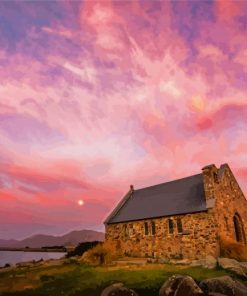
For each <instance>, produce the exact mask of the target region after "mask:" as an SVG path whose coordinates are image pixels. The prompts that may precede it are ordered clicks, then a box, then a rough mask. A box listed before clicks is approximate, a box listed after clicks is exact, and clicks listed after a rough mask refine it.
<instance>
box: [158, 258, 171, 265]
mask: <svg viewBox="0 0 247 296" xmlns="http://www.w3.org/2000/svg"><path fill="white" fill-rule="evenodd" d="M169 262H170V259H168V258H159V259H158V263H161V264H167V263H169Z"/></svg>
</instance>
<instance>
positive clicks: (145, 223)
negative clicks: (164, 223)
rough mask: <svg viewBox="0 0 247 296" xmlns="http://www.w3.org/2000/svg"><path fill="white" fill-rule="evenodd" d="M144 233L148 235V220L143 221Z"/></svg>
mask: <svg viewBox="0 0 247 296" xmlns="http://www.w3.org/2000/svg"><path fill="white" fill-rule="evenodd" d="M144 234H145V235H148V222H144Z"/></svg>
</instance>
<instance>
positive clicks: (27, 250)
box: [0, 247, 68, 253]
mask: <svg viewBox="0 0 247 296" xmlns="http://www.w3.org/2000/svg"><path fill="white" fill-rule="evenodd" d="M0 251H5V252H6V251H7V252H9V251H10V252H44V253H46V252H49V253H67V252H68V249H67V248H65V247H64V249H62V248H58V249H54V248H8V247H0Z"/></svg>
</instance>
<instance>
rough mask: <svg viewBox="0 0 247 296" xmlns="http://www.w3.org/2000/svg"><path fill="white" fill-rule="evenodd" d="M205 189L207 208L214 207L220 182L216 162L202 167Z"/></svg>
mask: <svg viewBox="0 0 247 296" xmlns="http://www.w3.org/2000/svg"><path fill="white" fill-rule="evenodd" d="M202 175H203V183H204V191H205V197H206V204H207V208H213V207H214V204H215V193H216V192H215V189H216V188H217V185H218V183H219V179H218V169H217V167H216V166H215V164H210V165H207V166H205V167H203V168H202Z"/></svg>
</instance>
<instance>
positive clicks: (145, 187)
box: [134, 173, 202, 193]
mask: <svg viewBox="0 0 247 296" xmlns="http://www.w3.org/2000/svg"><path fill="white" fill-rule="evenodd" d="M199 175H202V173H200V174H195V175H192V176H187V177H183V178H179V179H175V180H171V181H168V182H163V183H159V184H155V185H151V186H147V187H143V188H139V189H135V190H134V193H135V191H139V190H143V189H147V188H152V187H156V186H160V185H164V184H168V183H172V182H177V181H180V180H184V179H189V178H192V177H196V176H199Z"/></svg>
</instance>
